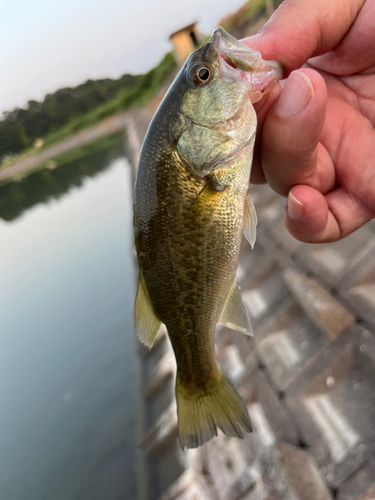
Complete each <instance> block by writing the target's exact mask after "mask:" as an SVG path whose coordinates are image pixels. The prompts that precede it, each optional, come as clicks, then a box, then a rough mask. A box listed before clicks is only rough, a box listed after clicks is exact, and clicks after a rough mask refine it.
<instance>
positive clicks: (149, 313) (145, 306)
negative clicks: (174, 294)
mask: <svg viewBox="0 0 375 500" xmlns="http://www.w3.org/2000/svg"><path fill="white" fill-rule="evenodd" d="M134 319H135V331H136V333H137V337H138V338H139V340H140V341H141V342H142V343H143V344H145V345H146V346H147V347H149V348H150V349H151V347H152V346H153V344H154V342H155V340H156V337H157V336H158V333H159V330H160V326H161V323H162V322H161V321H160V319H159V318H157V316H156V314H155V312H154V309H153V307H152V304H151V300H150V296H149V293H148V290H147V287H146V282H145V279H144V276H143V273H142V271H141V270H139V276H138V288H137V295H136V298H135V314H134Z"/></svg>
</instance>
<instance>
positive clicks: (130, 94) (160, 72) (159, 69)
mask: <svg viewBox="0 0 375 500" xmlns="http://www.w3.org/2000/svg"><path fill="white" fill-rule="evenodd" d="M175 68H176V63H175V60H174V58H173V55H172V53H171V52H170V53H168V54H166V55H165V57H164V58H163V59H162V61H161V62H160V63H159V64H158V65H157V66H155V68H153V69H151V70H150V71H149V72H148V73H145V74H144V75H139V76H138V78H137V84H136V85H134V86H133V87H131V88H124V89H122V90H120V91H119V92H118V93H117V94H116V96H115V97H113V98H112V99H110V100H109V101H107V102H105V103H104V104H101V105H99V106H97V107H95V108H94V109H92V110H91V111H88V112H86V113H83V114H81V115H79V116H76V117H74V118H72V119H71V120H69V121H68V122H67V123H66V124H65V125H64V126H62V127H61V128H60V129H58V130H56V131H54V132H51V133H50V134H48V135H47V136H46V137H44V143H43V146H42V147H41V148H36V147H31V148H29V149H27V150H24V151H22V152H21V153H19V154H13V155H10V156H8V158H7V159H6V160H5V161H4V162H3V164H2V165H1V166H0V168H1V167H3V166H9V165H12V164H13V163H15V162H16V161H18V160H20V159H21V158H24V157H26V156H28V155H30V154H31V153H35V152H37V151H43V150H45V149H47V148H49V147H50V146H52V145H54V144H56V143H58V142H60V141H62V140H63V139H66V138H68V137H70V136H72V135H74V134H76V133H77V132H79V131H80V130H83V129H85V128H87V127H89V126H91V125H94V124H96V123H99V122H100V121H101V120H103V119H104V118H106V117H108V116H111V115H114V114H116V113H120V112H123V111H126V110H129V109H131V108H132V107H135V106H143V105H144V104H145V103H146V102H147V101H148V100H149V99H150V98H151V97H152V96H153V95H155V94H156V93H157V91H158V90H159V89H160V87H161V85H162V84H163V83H164V82H165V81H166V80H167V79H168V77H169V76H170V75H171V74H172V72H173V71H174V70H175Z"/></svg>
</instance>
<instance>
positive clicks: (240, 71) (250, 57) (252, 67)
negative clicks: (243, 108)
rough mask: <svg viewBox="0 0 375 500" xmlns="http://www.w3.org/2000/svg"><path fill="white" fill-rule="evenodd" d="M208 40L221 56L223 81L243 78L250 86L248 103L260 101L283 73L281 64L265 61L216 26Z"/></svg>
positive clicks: (241, 79)
mask: <svg viewBox="0 0 375 500" xmlns="http://www.w3.org/2000/svg"><path fill="white" fill-rule="evenodd" d="M211 43H212V44H213V46H214V47H215V49H216V52H217V54H218V56H219V57H220V69H219V71H220V76H221V77H222V78H223V79H224V81H228V82H229V81H242V82H244V83H246V84H247V85H248V86H249V96H250V100H251V102H253V103H255V102H257V101H259V100H260V99H261V98H262V96H263V94H265V93H267V92H268V91H269V90H270V89H271V88H272V87H273V86H274V85H275V83H276V82H278V81H279V80H280V79H281V78H282V75H283V67H282V66H281V64H280V63H278V62H276V61H264V60H263V59H262V57H261V54H260V52H258V51H257V50H253V49H250V48H249V47H247V46H246V45H244V44H243V43H241V42H239V41H238V40H236V39H235V38H233V37H232V36H231V35H229V34H228V33H227V32H226V31H225V30H223V28H217V29H216V30H215V31H214V33H213V35H212V37H211Z"/></svg>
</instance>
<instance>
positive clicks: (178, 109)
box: [134, 28, 282, 448]
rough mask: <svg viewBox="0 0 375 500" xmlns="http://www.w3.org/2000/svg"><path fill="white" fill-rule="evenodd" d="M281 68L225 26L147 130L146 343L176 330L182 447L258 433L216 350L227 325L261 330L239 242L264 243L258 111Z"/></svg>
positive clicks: (142, 204) (140, 313)
mask: <svg viewBox="0 0 375 500" xmlns="http://www.w3.org/2000/svg"><path fill="white" fill-rule="evenodd" d="M281 76H282V68H281V66H280V65H279V64H278V63H276V62H274V61H271V62H266V61H263V60H262V58H261V55H260V53H259V52H257V51H254V50H251V49H249V48H248V47H246V46H245V45H243V44H242V43H240V42H238V41H237V40H236V39H235V38H233V37H232V36H230V35H229V34H227V33H226V32H225V31H224V30H223V29H222V28H217V29H216V30H215V31H214V33H213V34H212V36H211V38H210V40H209V41H208V42H207V43H206V44H205V45H203V46H202V47H201V48H199V49H198V50H196V51H195V52H194V53H192V54H191V55H190V57H189V58H188V59H187V61H186V63H185V64H184V66H183V67H182V69H181V71H180V72H179V74H178V76H177V77H176V79H175V81H174V82H173V84H172V85H171V87H170V89H169V91H168V92H167V94H166V95H165V97H164V99H163V101H162V103H161V104H160V107H159V109H158V110H157V112H156V114H155V116H154V118H153V120H152V122H151V124H150V126H149V129H148V132H147V134H146V137H145V140H144V143H143V146H142V151H141V157H140V163H139V169H138V174H137V180H136V185H135V197H134V226H135V240H136V249H137V255H138V263H139V279H138V290H137V296H136V303H135V323H136V332H137V335H138V337H139V339H140V340H141V341H142V342H143V343H144V344H146V345H147V346H149V347H150V348H151V346H152V345H153V343H154V341H155V339H156V337H157V334H158V331H159V328H160V325H161V323H164V324H165V325H166V328H167V330H168V335H169V337H170V340H171V343H172V347H173V350H174V353H175V356H176V362H177V377H176V400H177V414H178V423H179V424H178V425H179V437H180V443H181V446H182V448H184V447H187V448H196V447H198V446H200V445H201V444H203V443H204V442H206V441H208V440H209V439H211V438H212V437H213V436H216V435H217V427H219V428H220V429H221V430H222V431H223V432H224V433H225V434H228V435H230V436H238V437H243V431H246V432H251V430H252V427H251V422H250V418H249V415H248V413H247V409H246V406H245V404H244V403H243V401H242V399H241V398H240V396H239V395H238V394H237V392H236V390H235V389H234V388H233V386H232V385H231V383H230V381H229V380H228V378H227V377H226V376H225V375H224V374H223V373H222V371H221V370H220V368H219V366H218V364H217V362H216V360H215V353H214V333H215V325H216V324H217V323H218V322H220V323H222V324H224V325H227V326H229V327H230V328H233V329H235V330H239V331H240V332H243V333H245V334H251V333H252V330H251V325H250V320H249V317H248V313H247V311H246V308H245V306H244V304H243V301H242V297H241V293H240V291H239V288H238V286H237V284H236V283H235V273H236V268H237V264H238V255H239V247H240V241H241V234H242V232H243V233H244V235H245V237H246V238H247V239H248V240H249V242H250V244H251V245H254V242H255V234H256V233H255V231H256V228H255V227H256V214H255V210H254V207H253V204H252V202H251V199H250V197H249V196H248V187H249V179H250V169H251V162H252V156H253V149H254V141H255V131H256V123H257V120H256V113H255V111H254V108H253V106H252V103H254V102H256V101H258V100H260V99H261V98H262V96H263V95H264V93H266V92H268V91H269V90H270V89H271V88H272V86H273V85H274V84H275V83H276V82H277V81H278V80H279V79H280V78H281Z"/></svg>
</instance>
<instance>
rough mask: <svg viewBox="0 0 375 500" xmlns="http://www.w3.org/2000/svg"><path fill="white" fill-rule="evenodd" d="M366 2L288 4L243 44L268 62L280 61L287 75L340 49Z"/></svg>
mask: <svg viewBox="0 0 375 500" xmlns="http://www.w3.org/2000/svg"><path fill="white" fill-rule="evenodd" d="M364 1H365V0H336V1H331V2H329V3H327V0H303V1H301V0H286V1H284V2H283V3H282V4H281V5H280V7H279V8H278V9H277V10H276V11H275V12H274V14H273V15H272V16H271V18H270V20H269V21H268V23H266V24H265V26H264V27H263V28H262V29H261V30H260V32H259V34H258V35H255V36H254V37H250V38H246V39H245V40H242V42H243V43H244V44H246V45H248V46H249V47H251V48H254V49H257V50H259V51H260V52H261V54H262V56H263V58H264V59H266V60H272V59H274V60H276V61H280V62H281V63H282V64H283V65H284V67H285V69H286V73H285V74H286V75H287V74H289V73H290V72H291V71H293V70H294V69H297V68H300V67H301V66H302V65H303V64H304V63H305V62H306V61H307V60H308V59H309V58H310V57H314V56H318V55H321V54H324V53H325V52H328V51H330V50H332V49H334V48H335V47H336V45H337V44H338V43H339V42H340V40H341V39H342V38H343V36H344V35H345V33H346V32H347V31H348V30H349V29H350V26H351V25H352V23H353V22H354V20H355V18H356V16H357V14H358V12H359V11H360V9H361V7H362V5H363V4H364Z"/></svg>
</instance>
